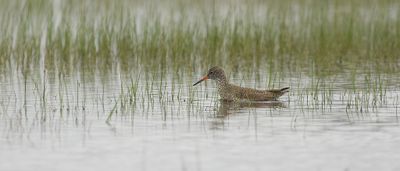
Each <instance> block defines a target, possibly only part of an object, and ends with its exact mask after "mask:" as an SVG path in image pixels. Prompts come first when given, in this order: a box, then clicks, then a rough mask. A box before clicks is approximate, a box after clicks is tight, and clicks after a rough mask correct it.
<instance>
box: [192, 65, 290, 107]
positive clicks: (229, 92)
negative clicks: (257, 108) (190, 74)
mask: <svg viewBox="0 0 400 171" xmlns="http://www.w3.org/2000/svg"><path fill="white" fill-rule="evenodd" d="M207 79H212V80H215V81H217V88H218V93H219V95H220V96H221V98H222V99H223V100H227V101H235V100H241V99H245V100H252V101H270V100H277V99H278V98H279V97H280V96H282V95H283V94H285V93H286V92H288V91H289V87H285V88H282V89H272V90H256V89H252V88H244V87H240V86H236V85H233V84H230V83H229V81H228V80H227V78H226V75H225V72H224V70H223V69H222V68H220V67H212V68H210V69H209V70H208V73H207V75H206V76H204V77H203V78H202V79H201V80H200V81H198V82H197V83H195V84H194V85H197V84H198V83H200V82H202V81H204V80H207ZM194 85H193V86H194Z"/></svg>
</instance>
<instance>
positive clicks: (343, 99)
mask: <svg viewBox="0 0 400 171" xmlns="http://www.w3.org/2000/svg"><path fill="white" fill-rule="evenodd" d="M193 74H194V75H195V76H194V77H195V78H191V77H190V76H188V75H187V76H185V77H183V78H182V79H180V80H178V81H174V80H173V79H172V76H168V75H167V76H166V78H164V80H163V81H153V84H151V85H150V84H149V82H150V81H146V79H138V82H137V92H136V98H134V97H133V96H132V98H131V99H130V98H129V97H130V96H129V95H128V94H129V93H128V89H127V87H129V86H131V85H132V83H131V80H130V79H126V78H125V76H121V74H118V73H117V74H112V75H111V76H108V77H105V78H104V77H100V75H95V76H94V77H93V78H90V79H88V78H86V81H85V82H83V81H82V80H83V79H82V77H80V76H68V77H63V78H51V76H50V74H48V75H47V76H46V75H44V77H43V78H45V79H40V78H37V79H28V80H27V81H26V82H25V81H24V79H23V78H22V77H20V76H19V75H18V74H17V75H16V76H15V77H11V78H10V77H4V78H2V81H1V85H0V86H1V94H2V96H1V99H0V102H1V103H0V106H1V109H0V111H1V113H0V151H1V153H0V161H1V162H0V163H1V164H0V170H68V171H69V170H110V169H113V170H307V171H308V170H399V169H400V164H398V161H399V160H400V155H399V152H400V148H399V147H400V146H399V144H400V137H399V136H398V135H399V134H400V129H399V122H398V116H397V111H398V109H397V108H398V104H399V101H398V94H399V92H398V88H396V87H392V88H391V87H390V86H389V85H388V86H387V88H385V94H384V95H383V96H378V97H382V98H381V99H382V100H376V99H375V101H374V97H377V96H374V95H373V93H366V92H367V90H365V89H362V88H361V89H360V90H358V91H357V92H355V93H354V92H353V93H350V92H349V91H347V92H346V91H345V90H342V89H341V87H346V86H347V85H346V83H344V82H338V81H336V82H331V83H330V84H329V85H333V86H331V88H330V89H329V92H330V94H329V95H326V96H329V97H325V100H323V99H324V98H323V97H324V96H323V95H317V96H312V95H309V94H311V93H308V95H306V94H307V92H308V91H309V92H312V91H313V90H309V88H307V87H309V86H310V85H309V84H310V82H309V81H307V80H308V79H306V78H301V79H300V78H299V79H295V77H293V78H287V79H283V80H282V81H279V84H280V85H286V86H291V87H292V91H291V92H290V94H288V95H285V96H283V97H282V98H281V99H280V101H279V102H264V103H253V104H251V103H240V104H238V103H234V104H231V103H223V102H220V101H219V100H218V96H217V94H216V89H215V84H214V83H213V82H212V81H207V83H203V84H201V85H200V86H196V87H194V88H193V87H191V84H192V83H193V82H194V81H196V79H197V78H198V77H199V76H200V75H201V74H203V73H193ZM338 77H339V78H340V75H339V76H338ZM118 78H119V79H118ZM264 78H265V79H264ZM266 78H267V76H264V75H262V76H261V79H259V80H257V81H255V80H254V79H253V78H245V79H242V77H241V76H240V74H238V76H232V78H231V80H233V82H235V83H237V84H242V85H245V86H248V87H263V86H262V85H263V84H264V83H265V82H266ZM387 79H390V77H389V76H388V78H387ZM42 80H45V81H42ZM54 80H56V81H54ZM60 80H61V81H60ZM154 80H161V79H160V78H156V79H154ZM246 80H247V81H248V82H245V81H246ZM327 83H329V82H327ZM135 85H136V84H135ZM360 86H361V87H362V85H360ZM25 87H26V91H25ZM333 87H334V88H333ZM327 89H328V88H320V89H319V90H318V91H320V94H324V93H323V92H327V91H328V90H327ZM43 90H44V91H43ZM25 92H26V93H25ZM43 92H44V93H43ZM357 94H358V95H359V98H360V99H364V100H362V101H361V102H358V103H356V102H352V100H351V99H357V97H358V96H357ZM353 96H354V97H353ZM326 99H329V100H326ZM357 106H358V107H357ZM110 113H111V119H110V120H109V121H108V122H106V121H107V118H108V116H109V115H110Z"/></svg>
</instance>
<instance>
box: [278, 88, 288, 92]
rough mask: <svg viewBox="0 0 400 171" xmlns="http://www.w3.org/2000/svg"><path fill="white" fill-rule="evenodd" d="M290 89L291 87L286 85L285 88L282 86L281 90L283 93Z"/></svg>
mask: <svg viewBox="0 0 400 171" xmlns="http://www.w3.org/2000/svg"><path fill="white" fill-rule="evenodd" d="M289 89H290V87H285V88H281V89H280V90H279V91H280V92H281V93H287V92H289Z"/></svg>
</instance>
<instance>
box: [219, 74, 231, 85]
mask: <svg viewBox="0 0 400 171" xmlns="http://www.w3.org/2000/svg"><path fill="white" fill-rule="evenodd" d="M216 81H217V84H218V86H225V85H227V84H229V81H228V80H227V79H226V77H225V76H224V77H222V78H219V79H217V80H216Z"/></svg>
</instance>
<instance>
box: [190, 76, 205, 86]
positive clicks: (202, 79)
mask: <svg viewBox="0 0 400 171" xmlns="http://www.w3.org/2000/svg"><path fill="white" fill-rule="evenodd" d="M204 80H208V76H207V75H206V76H204V77H203V78H201V79H200V80H199V81H197V82H196V83H194V84H193V86H195V85H197V84H199V83H201V82H202V81H204Z"/></svg>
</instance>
